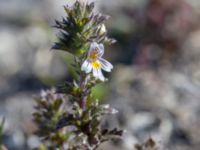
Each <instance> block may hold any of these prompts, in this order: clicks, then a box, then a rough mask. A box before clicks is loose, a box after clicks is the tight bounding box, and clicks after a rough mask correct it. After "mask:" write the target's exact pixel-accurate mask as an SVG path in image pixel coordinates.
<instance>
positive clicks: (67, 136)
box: [33, 0, 123, 150]
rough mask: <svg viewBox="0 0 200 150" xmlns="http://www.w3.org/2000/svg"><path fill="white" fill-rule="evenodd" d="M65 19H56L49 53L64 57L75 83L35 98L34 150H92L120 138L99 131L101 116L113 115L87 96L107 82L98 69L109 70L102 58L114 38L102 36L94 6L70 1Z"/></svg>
mask: <svg viewBox="0 0 200 150" xmlns="http://www.w3.org/2000/svg"><path fill="white" fill-rule="evenodd" d="M64 9H65V12H66V14H67V16H66V17H65V18H63V19H62V21H57V20H56V25H55V27H56V28H58V29H59V30H60V33H59V35H58V39H59V40H58V42H56V43H55V44H54V46H53V47H52V49H58V50H63V51H66V52H68V53H67V54H69V53H70V55H73V57H74V63H73V64H72V66H73V68H74V70H75V72H76V74H77V76H78V78H77V79H74V80H73V81H66V82H65V83H63V84H61V85H59V86H57V88H55V89H51V90H46V91H42V92H41V95H40V96H38V97H36V98H35V100H36V103H37V104H36V106H35V109H36V111H35V112H34V113H33V117H34V121H35V123H36V124H37V125H38V130H37V134H38V135H39V136H40V137H41V138H42V140H43V144H42V145H41V146H40V147H39V148H38V149H40V150H47V149H48V150H79V149H80V150H95V149H97V148H98V147H99V145H100V144H101V143H103V142H106V141H108V140H110V139H112V138H115V137H120V136H121V135H122V133H123V131H122V130H118V129H117V128H114V129H111V130H110V129H102V128H101V123H102V120H103V116H105V115H107V114H115V113H117V112H118V111H117V110H116V109H114V108H111V107H110V106H109V105H107V104H100V103H99V100H97V99H96V98H95V97H94V96H93V95H92V93H91V90H92V88H93V87H94V86H96V85H97V84H99V83H102V82H105V81H107V79H106V78H105V77H104V75H103V73H102V70H104V71H107V72H111V70H112V69H113V66H112V64H111V63H109V62H108V61H106V60H105V59H103V58H102V56H103V53H104V45H105V44H112V43H114V42H115V40H114V39H111V38H108V37H107V31H106V27H105V25H104V22H105V21H106V20H107V19H108V18H109V17H108V16H106V15H102V14H100V13H94V11H93V9H94V3H84V2H81V1H78V0H77V1H76V2H75V3H74V4H73V5H72V6H64Z"/></svg>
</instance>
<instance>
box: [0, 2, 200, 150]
mask: <svg viewBox="0 0 200 150" xmlns="http://www.w3.org/2000/svg"><path fill="white" fill-rule="evenodd" d="M72 2H73V0H57V1H55V0H0V118H2V117H3V116H5V117H6V123H5V126H4V135H3V142H4V143H5V145H7V147H8V148H9V150H29V149H33V148H35V147H37V146H38V145H39V144H40V141H39V139H38V137H37V136H35V135H33V134H32V133H33V131H34V130H35V126H34V124H33V122H32V116H31V114H32V112H33V111H34V109H33V107H34V101H33V96H34V95H37V94H39V93H40V91H41V89H47V88H50V87H52V86H54V85H56V84H58V83H62V81H65V80H67V79H68V78H69V77H70V64H68V63H67V61H66V60H68V59H70V58H68V56H67V54H65V53H64V52H61V51H51V50H50V48H51V46H52V44H53V42H55V41H56V33H57V31H56V30H55V29H53V28H52V26H53V25H54V20H55V19H61V17H62V16H65V14H64V10H63V7H62V6H63V5H65V4H67V3H72ZM96 2H97V7H96V9H97V10H99V11H101V12H103V13H106V14H109V15H110V16H111V19H110V20H109V21H108V22H107V24H106V25H107V27H108V31H109V35H110V36H111V37H114V38H115V39H116V40H117V41H118V42H117V43H116V44H114V45H113V46H110V47H106V54H105V58H107V59H108V60H110V61H111V62H112V63H113V64H114V66H115V67H114V71H113V72H112V73H111V75H109V78H110V81H109V83H106V84H102V85H99V86H98V87H96V88H95V89H94V91H93V92H94V93H95V94H96V95H97V97H98V98H100V99H102V102H103V103H104V102H105V103H110V104H111V106H113V107H115V108H117V109H118V110H119V114H118V115H117V116H114V117H111V116H109V117H108V119H107V121H105V122H104V125H105V126H108V127H115V126H119V127H120V128H122V129H126V133H125V134H124V136H123V140H120V141H113V142H110V143H107V144H105V145H103V146H102V149H105V150H111V149H115V150H133V145H134V144H136V143H142V142H144V141H145V140H146V139H148V138H149V137H152V138H153V139H154V140H155V141H156V142H157V144H158V146H159V147H160V149H169V150H199V149H200V138H199V137H200V130H199V126H200V117H199V116H200V92H199V91H200V69H199V68H200V9H199V8H200V1H199V0H123V1H122V0H109V1H108V0H97V1H96Z"/></svg>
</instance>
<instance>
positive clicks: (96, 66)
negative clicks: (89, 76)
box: [91, 61, 101, 69]
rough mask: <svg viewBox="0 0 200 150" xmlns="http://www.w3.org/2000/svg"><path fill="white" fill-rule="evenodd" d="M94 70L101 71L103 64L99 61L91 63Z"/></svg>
mask: <svg viewBox="0 0 200 150" xmlns="http://www.w3.org/2000/svg"><path fill="white" fill-rule="evenodd" d="M91 65H92V68H94V69H99V68H101V63H100V62H99V61H94V62H91Z"/></svg>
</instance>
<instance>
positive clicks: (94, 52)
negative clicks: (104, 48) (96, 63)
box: [89, 48, 98, 60]
mask: <svg viewBox="0 0 200 150" xmlns="http://www.w3.org/2000/svg"><path fill="white" fill-rule="evenodd" d="M97 57H98V49H97V48H95V49H94V50H93V51H92V52H91V53H90V54H89V58H90V59H93V60H95V59H97Z"/></svg>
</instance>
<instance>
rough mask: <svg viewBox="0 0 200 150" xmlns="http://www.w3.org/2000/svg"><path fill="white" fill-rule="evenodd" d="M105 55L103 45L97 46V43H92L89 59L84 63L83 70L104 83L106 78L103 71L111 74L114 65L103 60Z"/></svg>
mask: <svg viewBox="0 0 200 150" xmlns="http://www.w3.org/2000/svg"><path fill="white" fill-rule="evenodd" d="M103 54H104V46H103V44H97V43H96V42H93V43H91V45H90V49H89V51H88V55H87V59H86V60H85V61H84V62H83V64H82V66H81V70H82V71H85V72H86V73H90V72H92V73H93V76H94V77H95V78H97V79H100V80H101V81H104V80H105V77H104V76H103V74H102V71H101V69H103V70H104V71H107V72H111V70H112V69H113V65H112V64H111V63H109V62H108V61H107V60H105V59H103V58H102V56H103Z"/></svg>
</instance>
